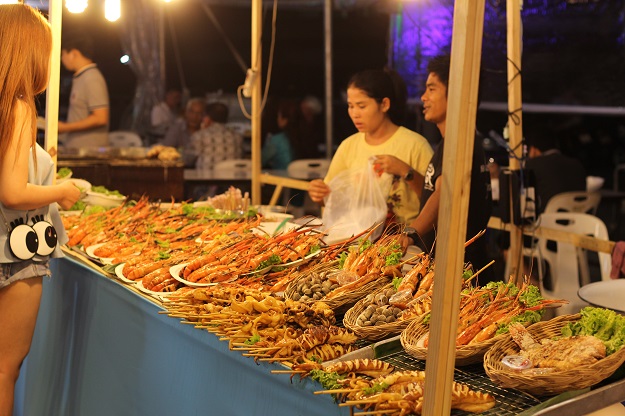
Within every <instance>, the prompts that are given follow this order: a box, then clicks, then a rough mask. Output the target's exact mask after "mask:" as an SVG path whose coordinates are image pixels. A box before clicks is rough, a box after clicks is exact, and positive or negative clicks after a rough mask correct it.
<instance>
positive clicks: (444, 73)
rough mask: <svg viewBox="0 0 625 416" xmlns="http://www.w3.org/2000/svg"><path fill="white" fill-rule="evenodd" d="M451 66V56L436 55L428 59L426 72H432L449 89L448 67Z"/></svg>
mask: <svg viewBox="0 0 625 416" xmlns="http://www.w3.org/2000/svg"><path fill="white" fill-rule="evenodd" d="M450 66H451V57H450V56H449V55H438V56H435V57H434V58H432V59H430V61H429V62H428V73H429V74H431V73H434V74H436V76H437V77H438V79H439V80H440V81H441V82H442V83H443V84H444V85H445V88H447V89H448V90H449V67H450Z"/></svg>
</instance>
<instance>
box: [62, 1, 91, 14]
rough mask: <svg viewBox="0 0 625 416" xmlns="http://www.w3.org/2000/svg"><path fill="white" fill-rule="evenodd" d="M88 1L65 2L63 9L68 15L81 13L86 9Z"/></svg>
mask: <svg viewBox="0 0 625 416" xmlns="http://www.w3.org/2000/svg"><path fill="white" fill-rule="evenodd" d="M87 1H88V0H65V7H66V8H67V10H68V11H69V12H70V13H82V12H84V11H85V9H86V8H87Z"/></svg>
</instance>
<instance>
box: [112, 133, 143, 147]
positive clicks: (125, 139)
mask: <svg viewBox="0 0 625 416" xmlns="http://www.w3.org/2000/svg"><path fill="white" fill-rule="evenodd" d="M109 145H110V146H111V147H142V146H143V141H142V140H141V136H139V135H138V134H137V133H135V132H134V131H124V130H118V131H112V132H110V133H109Z"/></svg>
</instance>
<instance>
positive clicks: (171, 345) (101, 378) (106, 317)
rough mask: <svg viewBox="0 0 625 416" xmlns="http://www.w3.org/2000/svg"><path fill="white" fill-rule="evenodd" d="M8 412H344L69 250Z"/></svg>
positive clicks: (106, 415) (48, 282) (20, 415)
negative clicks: (13, 405) (72, 256)
mask: <svg viewBox="0 0 625 416" xmlns="http://www.w3.org/2000/svg"><path fill="white" fill-rule="evenodd" d="M52 272H53V277H52V279H44V280H45V281H44V287H43V289H44V290H43V298H42V302H41V309H40V311H39V317H38V320H37V327H36V331H35V337H34V339H33V345H32V348H31V352H30V354H29V356H28V358H27V360H26V361H25V363H24V366H23V367H22V372H21V375H20V379H19V380H18V385H17V390H16V397H17V401H16V408H15V413H14V415H15V416H26V415H28V416H37V415H46V416H73V415H88V416H100V415H102V416H113V415H114V416H124V415H128V416H140V415H150V416H173V415H185V416H190V415H223V416H227V415H272V416H273V415H290V416H292V415H306V416H308V415H347V414H349V409H348V408H340V407H338V406H337V405H336V404H335V403H334V402H333V400H332V397H331V396H329V395H318V396H316V395H314V394H313V391H315V390H320V389H321V386H320V385H319V384H317V383H316V382H313V381H311V380H308V379H305V380H304V381H303V382H299V381H298V380H297V379H294V381H293V383H291V382H290V380H289V376H288V375H286V374H271V373H270V371H271V370H272V369H279V368H283V367H281V366H279V365H277V364H268V363H259V364H256V363H255V362H254V360H253V359H252V358H248V357H243V356H242V355H241V353H240V352H235V351H230V350H229V349H228V343H227V342H225V341H219V339H218V338H217V337H216V336H215V335H213V334H211V333H209V332H207V331H204V330H200V329H196V328H194V327H193V326H191V325H184V324H182V323H180V321H179V320H177V319H174V318H171V317H169V316H167V315H163V314H159V312H161V311H162V310H163V309H162V308H161V307H160V306H158V305H157V304H155V303H152V302H151V301H150V300H149V299H146V298H145V297H143V296H142V295H139V294H137V293H135V292H133V291H131V290H129V289H128V288H127V287H125V286H124V285H123V284H121V283H118V282H117V281H115V280H113V279H110V278H108V277H105V276H104V275H102V274H101V273H99V272H97V271H95V270H93V269H91V268H90V267H87V266H85V265H83V264H82V263H79V262H78V261H76V260H74V259H70V258H65V259H60V260H53V266H52Z"/></svg>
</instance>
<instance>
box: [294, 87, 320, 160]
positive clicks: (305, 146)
mask: <svg viewBox="0 0 625 416" xmlns="http://www.w3.org/2000/svg"><path fill="white" fill-rule="evenodd" d="M300 109H301V112H302V124H303V127H302V132H303V134H304V136H303V137H302V146H301V154H300V155H299V156H298V158H301V159H316V158H319V157H322V153H323V152H322V150H323V149H324V148H325V145H326V143H325V139H324V138H325V132H324V131H323V125H324V122H323V120H322V112H323V105H322V104H321V101H319V99H318V98H317V97H315V96H314V95H307V96H305V97H304V98H302V100H301V101H300Z"/></svg>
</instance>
